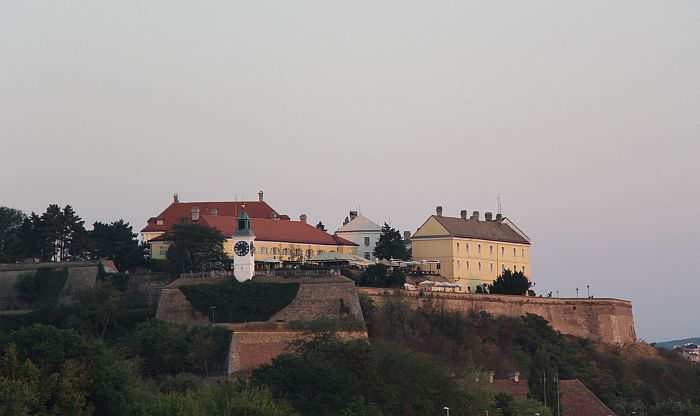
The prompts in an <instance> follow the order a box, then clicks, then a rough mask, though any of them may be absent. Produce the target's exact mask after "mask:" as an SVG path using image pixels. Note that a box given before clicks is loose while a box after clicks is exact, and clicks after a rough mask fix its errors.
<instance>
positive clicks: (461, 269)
mask: <svg viewBox="0 0 700 416" xmlns="http://www.w3.org/2000/svg"><path fill="white" fill-rule="evenodd" d="M411 244H412V246H413V259H414V260H438V261H439V262H440V269H439V273H440V275H441V276H445V277H447V278H451V279H454V281H455V282H456V283H458V284H459V285H460V286H461V287H462V289H463V290H465V291H475V290H476V287H477V286H480V285H483V284H485V283H491V282H493V281H494V280H495V279H496V277H497V276H498V275H500V274H501V273H502V272H503V271H504V270H506V269H510V270H513V271H521V272H523V273H524V274H525V275H526V276H528V277H531V270H530V238H529V237H528V236H527V235H525V233H523V232H522V231H521V230H520V229H519V228H518V227H516V226H515V224H513V222H512V221H510V220H509V219H508V218H505V217H502V216H501V215H500V214H498V215H496V217H495V218H493V214H492V213H490V212H487V213H486V217H485V219H484V220H480V219H479V212H478V211H474V213H473V214H472V215H471V216H470V217H469V218H467V211H462V212H461V215H460V217H445V216H443V215H442V207H437V213H436V215H431V216H430V218H428V220H427V221H426V222H425V223H424V224H423V225H422V226H421V227H420V228H418V230H417V231H416V233H415V234H414V235H413V237H411Z"/></svg>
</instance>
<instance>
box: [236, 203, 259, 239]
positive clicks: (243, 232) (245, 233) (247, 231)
mask: <svg viewBox="0 0 700 416" xmlns="http://www.w3.org/2000/svg"><path fill="white" fill-rule="evenodd" d="M236 224H237V225H238V226H237V227H236V231H234V232H233V236H234V237H255V234H254V233H253V230H252V229H251V228H250V217H249V216H248V214H247V213H246V212H245V205H244V206H243V210H242V211H241V213H240V214H238V217H237V218H236Z"/></svg>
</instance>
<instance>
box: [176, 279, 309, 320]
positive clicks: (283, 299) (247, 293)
mask: <svg viewBox="0 0 700 416" xmlns="http://www.w3.org/2000/svg"><path fill="white" fill-rule="evenodd" d="M180 290H181V291H182V293H184V294H185V297H187V300H189V301H190V303H191V304H192V306H193V307H194V308H195V309H196V310H197V311H199V312H201V313H202V314H204V315H205V316H208V317H209V319H210V320H215V321H216V322H232V323H233V322H258V321H267V320H269V319H270V318H271V317H272V316H273V315H274V314H275V313H277V312H279V311H281V310H282V309H283V308H284V307H285V306H287V305H289V304H290V303H291V302H292V300H294V298H295V297H296V295H297V292H298V291H299V283H296V282H290V283H267V282H256V281H252V280H249V281H246V282H242V283H241V282H239V281H238V280H236V279H227V280H225V281H223V282H221V283H212V284H205V283H200V284H194V285H189V286H181V287H180ZM212 307H214V308H216V309H212ZM213 314H215V316H213Z"/></svg>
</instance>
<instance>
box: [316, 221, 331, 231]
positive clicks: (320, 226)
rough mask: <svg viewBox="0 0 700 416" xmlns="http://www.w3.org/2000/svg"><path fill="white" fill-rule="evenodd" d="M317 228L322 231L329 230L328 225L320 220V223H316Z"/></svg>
mask: <svg viewBox="0 0 700 416" xmlns="http://www.w3.org/2000/svg"><path fill="white" fill-rule="evenodd" d="M316 228H318V229H319V230H321V231H328V230H326V226H325V225H323V223H322V222H321V221H319V222H318V224H316Z"/></svg>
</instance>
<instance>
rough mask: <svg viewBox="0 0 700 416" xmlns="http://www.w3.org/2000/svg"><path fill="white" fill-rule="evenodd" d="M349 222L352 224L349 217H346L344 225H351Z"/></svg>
mask: <svg viewBox="0 0 700 416" xmlns="http://www.w3.org/2000/svg"><path fill="white" fill-rule="evenodd" d="M349 222H350V220H349V219H348V217H345V219H344V220H343V225H347V223H349Z"/></svg>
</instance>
